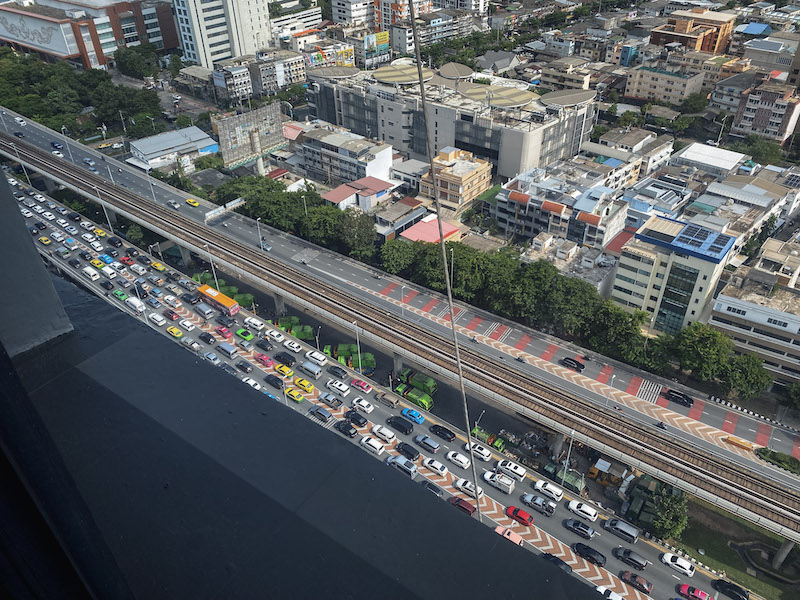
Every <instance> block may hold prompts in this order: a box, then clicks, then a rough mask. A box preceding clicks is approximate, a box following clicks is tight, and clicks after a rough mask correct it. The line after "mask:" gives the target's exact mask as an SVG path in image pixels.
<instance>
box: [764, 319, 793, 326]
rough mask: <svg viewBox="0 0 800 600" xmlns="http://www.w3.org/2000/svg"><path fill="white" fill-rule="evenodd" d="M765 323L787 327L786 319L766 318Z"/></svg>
mask: <svg viewBox="0 0 800 600" xmlns="http://www.w3.org/2000/svg"><path fill="white" fill-rule="evenodd" d="M767 323H769V324H770V325H776V326H777V327H788V326H789V323H787V322H786V321H779V320H778V319H767Z"/></svg>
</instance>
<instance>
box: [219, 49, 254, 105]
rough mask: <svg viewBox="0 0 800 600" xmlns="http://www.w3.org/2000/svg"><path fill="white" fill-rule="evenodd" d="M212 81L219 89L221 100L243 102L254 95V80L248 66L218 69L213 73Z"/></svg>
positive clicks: (235, 102) (231, 102)
mask: <svg viewBox="0 0 800 600" xmlns="http://www.w3.org/2000/svg"><path fill="white" fill-rule="evenodd" d="M254 58H255V57H254ZM212 81H213V83H214V87H215V88H216V90H217V99H218V100H219V101H221V102H228V103H230V104H237V103H238V104H241V103H242V102H244V101H245V100H247V99H248V98H252V97H253V81H252V79H250V69H248V68H247V67H246V66H243V65H239V66H226V67H222V68H221V69H217V70H215V71H214V73H213V75H212Z"/></svg>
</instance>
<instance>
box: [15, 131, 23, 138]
mask: <svg viewBox="0 0 800 600" xmlns="http://www.w3.org/2000/svg"><path fill="white" fill-rule="evenodd" d="M14 135H15V136H17V137H18V138H20V139H22V138H24V137H25V134H24V133H22V132H21V131H15V132H14Z"/></svg>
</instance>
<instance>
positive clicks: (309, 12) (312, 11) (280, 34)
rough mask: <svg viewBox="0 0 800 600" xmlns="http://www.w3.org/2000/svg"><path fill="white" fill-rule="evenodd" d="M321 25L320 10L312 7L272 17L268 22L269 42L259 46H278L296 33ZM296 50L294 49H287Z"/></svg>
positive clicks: (317, 7)
mask: <svg viewBox="0 0 800 600" xmlns="http://www.w3.org/2000/svg"><path fill="white" fill-rule="evenodd" d="M321 23H322V9H321V8H320V7H319V6H312V7H311V8H308V9H306V10H302V11H298V12H293V13H289V14H285V15H280V16H277V17H272V19H271V21H270V42H269V43H266V44H263V45H261V46H259V48H264V47H266V46H279V45H280V43H281V42H287V41H288V40H290V39H291V37H292V36H293V35H295V34H296V33H300V32H301V31H308V30H309V29H314V28H315V27H317V26H319V25H320V24H321ZM289 49H290V50H296V48H289Z"/></svg>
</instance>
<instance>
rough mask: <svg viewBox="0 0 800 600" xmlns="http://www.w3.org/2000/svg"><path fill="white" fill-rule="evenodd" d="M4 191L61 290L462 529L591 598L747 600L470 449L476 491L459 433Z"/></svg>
mask: <svg viewBox="0 0 800 600" xmlns="http://www.w3.org/2000/svg"><path fill="white" fill-rule="evenodd" d="M7 180H8V183H9V184H10V185H11V187H12V188H13V193H14V196H15V197H16V198H17V200H18V201H19V204H20V207H19V209H20V213H21V214H22V216H23V217H24V219H25V221H27V224H28V229H29V231H30V233H31V234H32V236H33V238H34V240H35V242H34V243H35V245H36V246H37V248H38V250H39V252H40V254H42V255H43V256H44V257H46V258H47V259H48V260H50V261H51V262H53V263H54V264H57V265H58V266H59V267H61V269H62V271H64V272H67V273H69V274H70V276H71V277H72V278H73V279H75V280H77V281H79V282H80V283H81V284H83V285H84V286H85V287H87V288H88V289H90V290H92V291H93V292H94V293H96V294H97V295H98V296H100V297H103V298H106V300H107V301H108V302H109V303H112V304H115V305H116V306H117V307H119V308H120V309H122V310H124V311H126V312H129V313H131V314H132V315H134V316H136V317H137V318H141V319H142V320H143V321H144V322H145V323H147V324H149V326H150V327H152V328H153V329H156V330H158V331H161V332H162V334H163V335H165V336H167V337H168V338H170V339H172V340H174V341H175V342H176V343H179V344H180V345H182V346H183V347H184V348H186V349H187V350H189V351H191V352H193V353H195V354H197V355H198V356H199V357H201V358H202V359H204V360H205V361H206V362H208V363H210V364H211V365H213V366H216V367H218V368H221V369H223V370H224V371H226V372H227V373H229V374H230V375H232V376H234V377H236V378H237V379H239V380H240V381H241V382H242V383H243V384H245V385H247V386H248V387H250V388H252V389H253V390H255V391H257V392H260V393H263V394H264V395H266V397H267V398H269V399H270V400H274V401H277V402H281V403H284V404H285V405H287V406H291V407H293V408H294V409H295V410H297V411H299V412H301V413H303V414H305V415H306V416H307V417H309V418H311V419H313V420H314V421H315V422H317V423H319V424H320V425H321V426H323V427H324V428H326V429H334V430H336V432H337V434H338V435H341V436H343V437H344V438H346V439H349V440H351V441H352V443H353V444H356V445H358V446H359V447H360V448H362V449H363V450H364V451H366V452H368V453H370V454H372V455H374V456H375V457H376V458H378V459H379V460H382V461H384V462H385V463H386V464H387V465H389V466H390V467H391V468H394V469H395V470H397V471H399V472H400V474H402V476H405V477H408V478H409V479H411V480H412V481H419V483H420V484H421V485H423V486H424V487H425V488H426V489H427V490H429V491H430V492H431V493H432V494H433V495H435V496H436V497H438V498H440V499H442V500H445V501H447V502H449V503H450V504H451V505H452V506H453V507H454V508H455V509H457V510H460V511H462V512H463V513H465V514H466V515H468V516H470V517H473V516H474V515H475V514H476V512H477V509H476V503H480V512H481V517H482V520H483V521H484V522H485V523H489V522H491V525H490V526H491V527H493V528H494V530H495V532H496V533H498V534H499V535H501V536H503V537H504V538H506V539H507V540H509V541H510V542H512V543H514V544H517V545H519V546H521V547H524V548H527V549H528V550H533V549H536V550H537V551H538V552H541V555H542V557H543V558H544V559H545V560H548V561H550V562H552V563H554V564H555V565H556V566H557V567H559V568H561V569H562V570H564V571H566V572H568V573H574V574H576V575H580V576H581V577H583V578H584V579H585V580H586V581H587V582H588V583H590V584H591V585H593V586H595V588H596V590H597V591H598V593H599V594H598V597H605V598H609V599H622V598H630V599H632V598H637V599H641V598H645V597H647V596H652V597H658V598H672V597H674V596H675V595H680V596H682V597H684V598H687V599H689V600H708V599H709V598H711V597H712V596H711V595H710V594H709V592H707V591H705V590H703V589H700V588H701V587H702V588H706V589H709V588H710V587H712V584H713V587H714V588H715V589H717V590H718V591H720V592H722V593H724V594H726V595H727V596H729V597H731V598H734V599H737V600H742V599H747V598H748V595H747V592H746V591H744V590H741V588H738V587H737V586H735V585H733V584H730V583H729V582H726V581H722V580H717V581H714V582H706V583H704V584H703V585H702V586H698V587H697V588H696V587H694V586H693V585H691V584H689V583H686V580H687V579H688V580H691V578H693V577H694V576H695V574H696V572H697V573H698V574H699V575H700V577H705V576H706V575H707V574H706V573H704V572H702V571H699V570H697V571H696V568H695V566H694V565H693V564H692V562H691V561H689V560H687V559H686V558H684V557H682V556H679V555H676V554H671V553H660V552H658V548H656V547H655V546H650V545H649V544H648V543H647V542H642V543H640V544H639V546H640V551H641V553H640V552H637V551H634V549H633V547H634V544H636V543H637V542H638V541H639V533H640V532H639V530H638V529H637V528H635V527H633V526H632V525H630V524H628V523H626V522H624V521H622V520H620V519H616V518H614V517H613V516H611V517H606V516H603V515H602V514H601V513H600V511H599V510H598V508H599V507H595V506H592V505H591V504H589V503H587V502H586V501H584V500H582V499H573V498H570V497H569V496H568V494H565V491H564V490H563V489H562V488H561V487H559V486H558V485H556V484H555V483H553V482H551V481H547V480H539V479H537V478H536V477H534V476H533V475H531V474H530V473H529V472H528V471H527V470H526V469H525V468H524V467H522V466H521V465H519V464H518V463H516V462H514V461H512V460H509V459H508V457H506V456H504V455H502V454H497V453H496V452H494V451H492V450H489V449H487V448H486V447H484V446H482V445H481V444H478V443H476V442H472V444H473V448H472V449H473V454H474V456H475V458H476V459H477V460H478V461H479V464H480V468H479V469H478V472H479V473H481V475H480V476H479V477H480V479H481V481H480V483H479V485H478V486H477V488H476V486H475V484H474V483H473V482H472V481H470V479H469V477H470V474H471V471H470V468H471V462H470V459H469V447H468V445H467V444H468V443H469V442H468V441H467V436H466V435H465V434H464V433H463V432H461V431H459V430H458V429H456V428H454V427H451V426H450V425H448V424H446V423H439V422H438V420H437V418H436V417H434V416H433V415H431V414H430V413H427V412H426V411H424V410H422V409H421V408H419V407H417V406H413V405H406V404H403V403H402V402H401V401H400V399H399V398H398V397H397V396H395V395H393V394H392V392H391V391H390V390H379V389H375V388H374V387H373V385H372V384H371V383H370V382H368V381H366V380H365V379H363V378H362V377H361V376H360V375H359V374H357V373H356V372H353V371H350V370H348V369H346V368H344V366H342V365H340V364H338V363H336V364H331V362H332V359H331V358H330V357H328V356H326V355H325V354H323V353H321V352H319V351H318V350H317V349H315V348H312V347H309V346H306V345H305V344H304V343H302V342H299V341H297V340H295V339H292V338H291V337H290V336H289V335H287V334H286V333H285V332H283V331H281V330H278V329H274V328H272V327H270V326H268V325H266V324H265V323H263V322H262V321H260V320H259V319H258V318H256V316H254V315H251V314H248V313H246V312H245V311H243V310H240V307H239V306H238V304H237V303H236V302H235V301H234V300H233V299H231V298H228V297H227V296H224V295H223V294H221V293H219V292H218V291H217V290H215V289H214V288H211V287H209V286H207V285H202V286H201V285H200V284H198V283H197V282H195V281H193V280H191V279H190V278H189V277H187V276H186V275H184V274H181V273H179V272H176V271H174V270H171V269H169V268H168V267H167V266H166V265H164V264H162V263H161V262H159V261H157V260H156V259H155V258H153V257H151V256H148V255H147V253H145V252H142V251H141V250H139V249H137V248H134V247H133V246H130V245H128V244H127V243H125V242H124V241H123V240H122V239H120V238H119V237H117V236H115V235H113V231H110V232H108V233H107V232H106V231H105V230H104V229H102V228H101V227H99V226H98V225H96V224H95V223H92V222H91V221H89V220H88V219H86V218H84V217H83V216H81V215H80V214H78V213H76V212H73V211H71V210H70V209H68V208H66V207H64V206H61V205H59V204H58V203H56V202H54V201H52V200H51V199H49V198H46V197H45V196H43V195H42V194H40V193H39V192H38V191H37V190H35V189H33V188H30V187H27V186H26V185H24V184H23V183H21V182H20V181H18V180H17V179H15V178H12V177H8V176H7ZM476 466H477V465H476ZM520 488H522V489H520ZM515 492H516V493H515ZM520 492H521V493H520ZM515 498H516V499H518V502H517V501H515V500H514V499H515ZM559 519H561V526H562V528H561V529H559V534H558V537H559V539H557V538H556V537H554V536H553V535H551V534H550V533H548V532H547V531H545V529H547V530H549V531H552V530H553V529H554V527H553V526H552V524H553V523H557V522H558V521H559ZM535 520H538V523H539V524H543V527H542V528H540V527H539V526H537V525H536V524H534V521H535ZM542 522H544V523H542ZM560 540H566V541H565V542H564V541H560ZM601 540H602V541H601ZM590 544H592V545H590ZM642 546H644V547H643V548H642ZM599 548H600V549H599ZM601 550H602V551H601ZM648 555H649V556H651V558H653V560H649V559H648V558H647V556H648ZM655 556H658V558H655ZM610 559H613V560H614V562H613V563H612V562H610ZM656 562H658V563H661V564H660V566H656V565H655V564H654V563H656ZM606 567H607V568H608V570H607V569H606ZM651 573H653V577H651V576H650V574H651ZM700 577H698V578H700Z"/></svg>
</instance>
